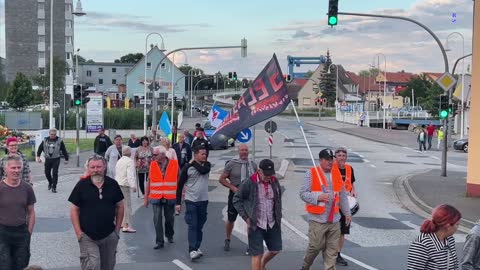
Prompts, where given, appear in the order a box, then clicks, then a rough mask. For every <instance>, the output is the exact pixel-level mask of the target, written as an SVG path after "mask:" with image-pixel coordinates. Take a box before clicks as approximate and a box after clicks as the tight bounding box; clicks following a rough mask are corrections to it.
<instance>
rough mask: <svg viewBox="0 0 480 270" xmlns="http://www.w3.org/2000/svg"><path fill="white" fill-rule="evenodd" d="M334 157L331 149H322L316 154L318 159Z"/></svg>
mask: <svg viewBox="0 0 480 270" xmlns="http://www.w3.org/2000/svg"><path fill="white" fill-rule="evenodd" d="M334 156H335V155H334V154H333V151H332V150H331V149H328V148H326V149H323V150H322V151H320V153H319V154H318V157H319V158H320V159H333V157H334Z"/></svg>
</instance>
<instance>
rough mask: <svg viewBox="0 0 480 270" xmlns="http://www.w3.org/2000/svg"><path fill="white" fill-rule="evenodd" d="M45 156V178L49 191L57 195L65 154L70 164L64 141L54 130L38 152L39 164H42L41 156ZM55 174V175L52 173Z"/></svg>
mask: <svg viewBox="0 0 480 270" xmlns="http://www.w3.org/2000/svg"><path fill="white" fill-rule="evenodd" d="M42 152H44V155H45V176H46V177H47V180H48V190H50V189H51V190H52V192H53V193H57V183H58V167H59V166H60V157H61V155H62V154H63V158H64V159H65V164H67V163H68V153H67V149H66V148H65V144H64V143H63V140H62V139H61V138H59V137H58V136H57V130H56V129H54V128H52V129H50V130H49V131H48V137H46V138H45V139H44V140H43V141H42V143H41V144H40V146H39V147H38V150H37V158H36V160H37V162H38V163H42V160H41V159H40V155H41V154H42ZM52 172H53V173H52Z"/></svg>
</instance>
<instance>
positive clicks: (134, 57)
mask: <svg viewBox="0 0 480 270" xmlns="http://www.w3.org/2000/svg"><path fill="white" fill-rule="evenodd" d="M142 58H143V53H129V54H126V55H124V56H122V57H120V59H115V61H114V62H115V63H128V64H136V63H137V62H138V61H140V60H141V59H142Z"/></svg>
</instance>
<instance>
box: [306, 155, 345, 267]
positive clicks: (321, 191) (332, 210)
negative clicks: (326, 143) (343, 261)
mask: <svg viewBox="0 0 480 270" xmlns="http://www.w3.org/2000/svg"><path fill="white" fill-rule="evenodd" d="M333 157H334V154H333V152H332V150H330V149H323V150H322V151H320V153H319V158H320V166H319V167H312V168H310V170H308V171H307V173H306V174H305V178H304V182H303V185H302V186H301V188H300V198H301V199H302V200H303V201H304V202H305V203H306V205H305V208H306V210H307V212H308V240H309V243H308V248H307V252H306V254H305V257H304V260H303V266H302V268H301V269H302V270H309V269H310V267H311V266H312V264H313V261H314V260H315V258H316V257H317V255H318V253H319V252H322V253H323V263H324V268H325V270H332V269H335V261H336V258H337V255H338V242H339V239H340V223H339V221H340V209H341V211H342V213H343V214H344V215H345V220H346V224H347V225H349V224H350V220H351V215H350V208H349V206H348V198H347V192H346V191H345V187H344V185H343V181H342V176H341V175H340V173H339V172H338V171H334V170H332V166H333Z"/></svg>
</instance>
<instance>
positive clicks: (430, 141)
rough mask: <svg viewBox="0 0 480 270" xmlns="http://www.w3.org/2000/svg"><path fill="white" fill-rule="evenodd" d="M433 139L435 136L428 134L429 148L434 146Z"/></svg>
mask: <svg viewBox="0 0 480 270" xmlns="http://www.w3.org/2000/svg"><path fill="white" fill-rule="evenodd" d="M432 139H433V136H428V137H427V140H428V150H430V149H431V148H432Z"/></svg>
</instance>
